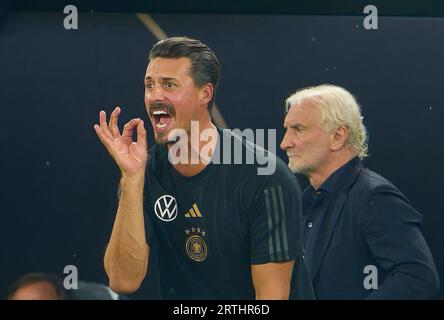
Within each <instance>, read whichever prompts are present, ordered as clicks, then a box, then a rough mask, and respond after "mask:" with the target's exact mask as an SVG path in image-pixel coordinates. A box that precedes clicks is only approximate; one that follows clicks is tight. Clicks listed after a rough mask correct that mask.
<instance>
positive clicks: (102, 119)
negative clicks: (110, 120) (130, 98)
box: [99, 111, 114, 141]
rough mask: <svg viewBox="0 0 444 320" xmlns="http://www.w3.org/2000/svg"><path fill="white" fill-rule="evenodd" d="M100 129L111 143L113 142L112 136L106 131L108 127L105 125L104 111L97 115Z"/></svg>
mask: <svg viewBox="0 0 444 320" xmlns="http://www.w3.org/2000/svg"><path fill="white" fill-rule="evenodd" d="M99 121H100V129H102V133H104V134H105V135H106V136H107V137H108V138H109V139H111V141H113V140H114V138H113V135H112V134H111V132H109V130H108V125H107V124H106V113H105V111H100V113H99Z"/></svg>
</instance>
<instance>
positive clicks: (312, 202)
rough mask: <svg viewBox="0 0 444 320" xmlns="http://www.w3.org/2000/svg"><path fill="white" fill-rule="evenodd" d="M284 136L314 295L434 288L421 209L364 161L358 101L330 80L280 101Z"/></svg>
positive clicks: (387, 295) (431, 292)
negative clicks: (298, 192)
mask: <svg viewBox="0 0 444 320" xmlns="http://www.w3.org/2000/svg"><path fill="white" fill-rule="evenodd" d="M286 112H287V114H286V117H285V121H284V127H285V128H286V133H285V136H284V138H283V140H282V142H281V148H282V149H283V150H284V151H286V152H287V155H288V158H289V164H288V165H289V167H290V169H291V170H292V171H293V172H294V173H299V174H303V175H305V176H307V177H308V179H309V181H310V186H309V187H308V188H307V189H306V190H305V191H304V193H303V196H302V206H303V215H304V217H303V237H304V245H305V250H306V251H305V260H306V263H307V266H308V269H309V272H310V275H311V278H312V281H313V288H314V291H315V295H316V298H317V299H364V298H367V299H427V298H432V297H434V296H435V295H436V294H437V293H438V291H439V279H438V274H437V272H436V267H435V263H434V261H433V257H432V254H431V252H430V250H429V247H428V245H427V243H426V240H425V239H424V237H423V235H422V233H421V230H420V225H421V221H422V216H421V214H420V213H419V212H418V211H416V210H415V209H414V208H413V207H412V206H411V205H410V203H409V201H408V200H407V198H406V197H405V196H404V195H403V194H402V193H401V192H400V191H399V190H398V189H397V188H396V187H395V186H394V185H393V184H392V183H390V182H389V181H387V180H386V179H385V178H383V177H382V176H380V175H378V174H377V173H375V172H373V171H370V170H369V169H367V168H364V166H363V163H362V160H363V159H364V158H365V157H366V156H367V153H368V152H367V151H368V150H367V134H366V130H365V127H364V125H363V122H362V116H361V111H360V107H359V105H358V104H357V102H356V100H355V98H354V97H353V96H352V95H351V94H350V93H349V92H348V91H347V90H345V89H343V88H341V87H338V86H334V85H321V86H317V87H311V88H305V89H302V90H298V91H297V92H295V93H294V94H293V95H291V96H290V97H289V98H287V100H286Z"/></svg>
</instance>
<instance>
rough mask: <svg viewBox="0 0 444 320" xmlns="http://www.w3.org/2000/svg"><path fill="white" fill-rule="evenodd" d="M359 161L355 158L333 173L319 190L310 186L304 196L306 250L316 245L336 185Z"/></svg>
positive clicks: (303, 211) (303, 226)
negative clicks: (317, 235)
mask: <svg viewBox="0 0 444 320" xmlns="http://www.w3.org/2000/svg"><path fill="white" fill-rule="evenodd" d="M358 161H359V158H358V157H355V158H353V159H352V160H350V161H349V162H347V163H346V164H344V165H343V166H342V167H340V168H339V169H337V170H336V171H335V172H333V173H332V174H331V175H330V177H328V178H327V180H325V181H324V183H323V184H322V185H321V186H320V187H319V188H318V189H316V190H315V189H314V188H313V187H312V186H309V187H308V188H307V189H305V191H304V193H303V195H302V213H303V224H302V228H303V241H304V246H305V248H308V247H311V246H312V245H314V242H315V238H316V234H317V233H318V230H319V226H320V225H321V224H322V220H323V216H324V212H325V210H326V209H327V205H328V202H329V198H330V196H331V195H332V193H333V191H334V188H335V185H336V184H337V182H338V180H339V179H340V177H341V176H343V175H344V174H347V172H348V171H350V170H351V169H352V168H353V166H354V165H355V164H356V163H357V162H358Z"/></svg>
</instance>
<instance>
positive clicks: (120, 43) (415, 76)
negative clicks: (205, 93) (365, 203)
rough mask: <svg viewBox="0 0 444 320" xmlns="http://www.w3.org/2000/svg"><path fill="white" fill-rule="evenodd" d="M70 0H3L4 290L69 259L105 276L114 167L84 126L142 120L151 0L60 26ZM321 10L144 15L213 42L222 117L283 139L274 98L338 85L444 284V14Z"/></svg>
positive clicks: (84, 13) (0, 195)
mask: <svg viewBox="0 0 444 320" xmlns="http://www.w3.org/2000/svg"><path fill="white" fill-rule="evenodd" d="M68 4H75V3H74V2H71V3H66V4H62V5H54V4H52V3H50V4H49V5H48V6H47V7H44V6H43V7H35V5H32V4H31V3H30V2H29V3H28V2H25V4H23V5H21V6H16V5H15V4H12V3H9V6H8V4H3V7H4V8H3V9H8V10H3V11H2V12H1V13H0V148H1V149H0V150H1V157H0V161H1V168H2V170H1V173H0V181H1V184H0V203H1V204H0V221H1V222H0V243H1V246H0V270H1V274H0V298H4V297H5V294H6V289H7V287H8V286H9V284H10V283H11V282H13V281H14V280H16V279H17V278H18V277H19V276H20V275H22V274H24V273H27V272H31V271H43V272H54V273H57V274H59V275H61V276H63V274H62V272H63V268H64V267H65V266H66V265H75V266H77V268H78V271H79V278H80V280H85V281H94V282H102V283H107V278H106V275H105V273H104V269H103V263H102V261H103V254H104V250H105V246H106V244H107V241H108V239H109V235H110V232H111V228H112V224H113V221H114V215H115V212H116V208H117V202H116V190H117V185H118V179H119V172H118V169H117V167H116V166H115V164H114V163H113V161H112V159H111V158H110V157H109V156H108V154H107V152H106V150H105V149H104V147H103V146H102V145H101V143H100V141H99V140H98V139H97V137H96V134H95V132H94V129H93V125H94V123H97V122H98V113H99V111H100V110H102V109H103V110H106V111H108V112H110V111H111V110H112V109H113V108H114V106H116V105H119V106H120V107H121V108H122V110H123V112H122V116H121V119H120V124H123V123H125V122H126V121H128V120H129V119H131V118H133V117H142V118H143V119H145V120H147V116H146V112H145V107H144V103H143V95H144V88H143V77H144V74H145V69H146V65H147V56H148V52H149V50H150V48H151V47H152V45H153V44H154V43H155V42H156V41H157V39H156V36H155V35H154V34H153V33H152V32H151V31H150V30H149V29H148V28H147V26H146V25H144V24H143V23H142V21H141V20H140V19H139V18H138V17H137V16H136V14H135V12H137V11H139V12H141V11H143V10H142V9H147V10H148V9H150V8H144V7H134V8H130V10H125V8H121V7H119V6H114V7H113V6H112V5H110V6H109V7H108V9H109V10H106V7H97V8H90V7H87V6H84V5H82V4H81V5H80V7H79V10H80V11H81V12H80V13H79V22H78V29H77V30H65V29H64V27H63V20H64V18H65V17H66V15H65V14H63V7H64V6H65V5H68ZM259 8H260V7H259ZM276 8H277V9H276ZM316 8H317V10H318V11H316V10H315V9H316ZM320 8H324V7H320ZM329 8H330V9H331V10H330V11H329V10H325V12H324V11H323V12H320V11H319V7H313V10H311V11H310V10H309V9H310V8H309V7H304V6H301V7H300V11H297V10H296V9H295V8H293V7H292V8H291V9H295V10H290V9H289V10H287V11H285V10H284V11H283V10H278V9H282V8H281V7H279V6H277V7H275V9H276V10H274V9H273V10H268V11H267V10H265V11H263V12H262V11H261V10H258V11H254V10H253V11H252V12H251V11H248V12H243V11H242V10H238V12H239V13H242V14H235V12H236V10H234V11H233V10H231V11H230V10H226V11H223V10H221V11H220V12H211V11H210V12H199V10H197V11H196V10H195V12H197V13H196V14H192V13H190V12H193V8H188V9H187V8H185V9H182V12H186V13H179V12H175V11H174V10H170V12H166V13H165V12H164V13H162V12H163V9H162V8H160V9H159V10H152V12H155V13H150V17H151V18H152V19H153V20H154V21H155V22H156V23H157V24H158V25H159V26H160V27H161V28H162V29H163V31H164V32H165V33H166V34H167V35H168V36H177V35H186V36H190V37H194V38H197V39H200V40H201V41H202V42H204V43H206V44H207V45H209V46H210V47H211V48H212V49H213V50H214V51H215V52H216V54H217V56H218V58H219V61H220V63H221V67H222V74H221V82H220V86H219V89H218V92H217V99H216V103H217V105H218V108H219V110H220V112H221V114H222V116H223V118H224V119H225V121H226V123H227V124H228V127H230V128H240V129H245V128H253V129H256V128H261V129H272V128H275V129H277V139H278V144H279V142H280V140H281V139H282V137H283V133H284V131H283V127H282V122H283V116H284V114H283V107H284V103H283V102H284V100H285V98H286V97H287V96H288V95H290V94H291V93H292V92H293V91H294V90H296V89H297V88H301V87H305V86H312V85H318V84H322V83H326V82H328V83H333V84H337V85H340V86H343V87H345V88H347V89H348V90H350V91H351V92H352V93H353V94H354V95H355V96H356V97H357V99H358V102H359V103H360V104H361V106H362V109H363V113H364V117H365V118H364V122H365V124H366V126H367V129H368V131H369V133H370V152H371V156H370V157H369V159H368V160H367V161H366V162H367V165H368V166H369V167H370V168H371V169H373V170H374V171H376V172H378V173H380V174H382V175H384V176H385V177H386V178H388V179H389V180H391V181H392V182H393V183H394V184H395V185H397V186H398V187H399V188H400V190H401V191H402V192H403V193H404V194H405V195H406V196H407V197H408V198H409V199H410V200H411V202H412V203H413V205H414V206H415V207H416V208H417V209H418V210H419V211H421V212H422V214H423V216H424V224H423V232H424V235H425V237H426V239H427V241H428V243H429V245H430V248H431V250H432V253H433V255H434V258H435V261H436V264H437V267H438V272H439V273H440V276H441V287H444V281H443V279H444V250H443V247H444V236H443V233H442V229H443V227H444V216H443V212H444V197H443V196H442V195H440V193H441V190H440V184H441V181H442V179H443V178H444V148H443V143H442V140H441V139H442V137H443V136H444V106H443V102H442V93H443V74H444V60H443V56H444V41H443V39H444V18H443V17H439V16H434V17H432V15H436V13H437V12H438V14H437V15H439V14H440V11H439V10H430V8H429V7H427V6H423V7H408V6H405V7H402V6H401V7H400V8H401V9H402V8H404V9H405V10H407V9H409V10H410V11H409V10H407V11H405V12H401V14H400V15H398V16H396V8H392V7H387V10H386V11H385V12H384V10H380V14H381V16H380V17H379V23H378V27H379V28H378V30H366V29H364V27H363V20H364V17H365V15H364V14H363V13H362V8H363V6H362V7H357V8H355V7H343V8H342V11H341V7H336V6H331V7H329ZM406 8H407V9H406ZM126 9H128V8H126ZM284 9H285V8H284ZM358 9H359V10H358ZM389 9H390V10H392V11H390V10H389ZM304 10H305V11H304ZM421 10H422V11H421ZM428 10H429V11H428ZM105 11H108V12H105ZM119 11H120V12H119ZM165 11H168V10H165ZM178 11H181V10H178ZM321 11H322V10H321ZM401 11H402V10H401ZM145 12H146V11H145ZM171 12H173V13H171ZM430 12H434V13H435V14H430ZM441 12H442V11H441ZM226 13H229V14H226ZM244 13H245V14H244ZM247 13H248V14H247ZM265 13H266V14H265ZM283 13H286V14H283ZM341 13H342V14H341ZM384 13H387V14H386V15H383V14H384ZM409 13H410V14H409ZM421 13H423V14H422V15H421ZM318 14H319V15H318ZM149 139H150V140H149V141H153V140H152V138H151V137H150V138H149ZM277 147H278V145H277ZM277 153H278V155H279V156H281V157H282V158H283V159H285V160H286V158H285V156H284V154H283V153H282V152H281V151H280V150H278V151H277ZM300 181H301V184H302V185H306V183H307V182H306V181H305V180H304V179H303V178H301V180H300ZM350 258H351V259H352V257H350ZM154 272H155V270H154ZM133 297H135V298H147V299H148V298H156V297H157V291H156V282H155V281H154V280H153V279H147V281H146V282H145V283H144V285H143V287H142V288H141V289H140V290H139V292H138V293H136V294H135V295H134V296H133Z"/></svg>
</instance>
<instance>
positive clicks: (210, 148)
mask: <svg viewBox="0 0 444 320" xmlns="http://www.w3.org/2000/svg"><path fill="white" fill-rule="evenodd" d="M204 130H208V131H207V132H206V133H207V134H208V135H206V136H208V137H209V138H208V141H201V140H200V137H201V133H202V131H204ZM217 136H218V132H217V128H216V127H215V126H214V125H213V123H212V122H211V121H205V122H203V124H202V122H200V123H199V131H198V132H197V130H196V132H191V133H190V134H188V152H187V154H188V162H187V163H178V164H174V165H173V166H174V169H175V170H176V171H177V172H179V173H180V174H181V175H182V176H185V177H192V176H195V175H197V174H198V173H200V172H201V171H203V170H204V169H205V167H206V166H207V165H208V164H209V162H210V161H211V157H212V155H213V153H214V149H215V148H216V144H217V139H218V138H217ZM205 138H207V137H205ZM179 156H180V154H179Z"/></svg>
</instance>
